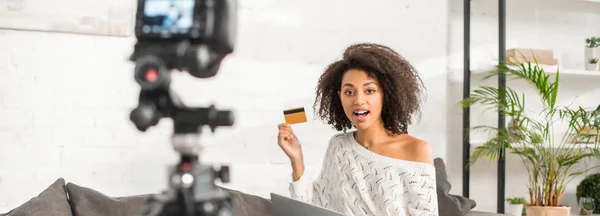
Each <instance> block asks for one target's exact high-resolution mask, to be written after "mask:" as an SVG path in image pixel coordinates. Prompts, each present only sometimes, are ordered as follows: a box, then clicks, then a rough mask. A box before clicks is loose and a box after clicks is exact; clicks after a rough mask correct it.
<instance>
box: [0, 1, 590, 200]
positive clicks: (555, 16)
mask: <svg viewBox="0 0 600 216" xmlns="http://www.w3.org/2000/svg"><path fill="white" fill-rule="evenodd" d="M565 1H567V0H565ZM462 2H463V1H460V0H451V1H441V0H437V1H435V0H426V1H423V0H405V1H397V0H381V1H377V2H369V3H368V4H365V3H364V1H357V0H353V1H347V0H331V1H317V0H311V1H306V0H304V1H300V0H287V1H279V0H253V1H247V0H243V1H241V6H242V8H241V10H240V25H239V30H238V42H237V44H236V51H235V54H234V55H231V56H230V57H229V58H227V59H226V60H225V61H224V63H223V65H222V69H221V71H220V72H219V74H218V75H217V76H216V77H214V78H211V79H204V80H199V79H195V78H192V77H191V76H189V75H187V74H185V73H178V74H175V75H174V82H173V88H174V89H175V90H176V91H177V92H178V93H179V94H180V95H181V97H182V98H183V100H184V101H185V102H187V103H188V104H189V105H194V106H207V105H210V104H212V103H214V104H215V105H216V106H217V107H218V108H222V109H234V110H235V111H236V112H235V115H236V124H235V126H234V127H232V128H220V129H218V130H217V132H216V133H215V134H210V133H209V132H207V133H205V134H204V137H203V141H204V142H205V143H206V145H208V146H209V147H207V149H206V151H205V152H204V154H203V156H202V160H203V161H206V162H211V163H226V164H230V165H231V171H232V173H231V174H232V182H231V183H230V184H227V185H226V186H229V187H232V188H235V189H238V190H241V191H244V192H247V193H252V194H257V195H260V196H265V197H266V196H268V194H269V192H279V193H287V182H288V177H289V175H290V171H291V170H290V169H289V165H288V161H287V158H286V157H285V155H284V154H283V153H282V152H281V151H280V149H279V147H278V146H277V145H276V140H275V137H276V133H277V129H276V125H277V124H278V123H280V122H281V121H283V117H282V115H281V110H282V109H283V108H287V107H293V106H299V105H303V106H305V108H306V109H307V111H309V112H308V114H309V119H313V116H312V102H313V99H314V88H315V84H316V80H317V78H318V76H319V75H320V73H322V70H323V68H324V67H325V66H326V64H327V63H329V62H331V61H332V60H335V59H337V58H339V55H340V54H341V52H342V51H343V49H344V48H345V47H346V46H347V45H349V44H351V43H355V42H363V41H369V42H377V43H383V44H387V45H389V46H391V47H392V48H394V49H396V50H397V51H399V52H400V53H401V54H403V55H404V56H405V57H406V58H408V59H409V60H410V61H411V62H413V63H414V64H415V65H417V68H418V69H419V72H420V73H421V75H422V78H423V80H424V82H425V84H426V87H427V89H428V90H427V94H428V98H427V101H426V104H425V105H424V107H423V116H422V118H421V120H420V121H419V122H415V125H414V126H413V129H411V132H412V133H414V135H415V136H419V137H422V138H423V139H426V140H427V141H429V143H430V144H431V145H432V147H433V149H434V154H435V156H438V157H442V158H444V159H446V161H447V163H448V169H449V171H451V172H453V173H450V174H449V176H450V178H451V179H450V180H451V182H452V184H453V189H452V192H453V193H456V194H460V193H461V174H460V165H461V159H460V157H461V156H460V155H461V150H460V149H461V147H460V143H461V141H460V133H461V132H460V126H461V119H460V110H459V109H457V107H456V106H454V105H455V103H456V102H457V101H458V100H460V97H461V95H462V93H461V91H462V87H461V84H460V83H455V82H449V81H448V79H447V77H448V75H447V72H446V71H447V70H448V69H456V68H460V67H462V54H461V52H462ZM472 2H473V5H474V9H473V12H474V17H473V19H472V20H473V22H474V26H476V27H481V29H474V30H473V50H474V55H473V58H472V61H473V65H474V66H475V67H476V66H478V65H481V64H485V63H490V59H491V62H492V63H493V59H494V56H495V54H496V53H497V51H496V50H497V45H496V43H497V42H496V40H497V34H496V27H497V21H496V13H495V11H496V4H495V3H493V2H495V1H491V2H490V1H480V0H479V1H472ZM486 2H487V3H486ZM526 2H527V4H525V5H532V4H533V3H534V2H538V1H536V0H528V1H526ZM556 2H559V1H554V3H552V4H545V5H546V6H544V8H539V9H537V10H535V9H531V8H527V7H525V8H524V9H521V10H517V9H518V8H519V7H520V5H521V3H518V5H517V3H512V2H509V25H510V26H511V27H509V32H508V35H509V37H508V39H509V46H517V45H522V46H534V47H540V48H556V49H557V51H558V52H559V53H560V54H559V55H560V57H559V61H561V62H564V63H565V66H569V67H579V66H582V64H581V62H578V61H579V60H580V59H582V56H583V54H582V53H583V49H582V48H580V47H582V46H583V45H582V41H583V39H584V38H585V37H586V36H589V35H593V34H596V35H598V34H600V32H598V31H600V30H598V29H597V28H593V27H592V26H593V23H597V22H598V21H599V20H598V19H599V18H598V13H597V11H599V10H598V6H597V5H587V4H586V5H579V4H572V5H571V6H568V7H567V6H565V4H566V3H556ZM538 3H539V2H538ZM523 4H524V3H523ZM557 8H569V10H563V11H557V10H556V9H557ZM536 14H537V17H536V16H535V15H536ZM536 20H538V21H537V22H536ZM540 20H541V21H540ZM565 22H566V23H565ZM532 26H535V27H532ZM557 26H558V27H557ZM559 39H560V42H559ZM133 43H134V38H115V37H100V36H89V35H74V34H60V33H43V32H27V31H8V30H2V31H0V77H2V78H1V79H0V212H5V211H7V210H9V209H12V208H14V207H16V206H18V205H20V204H21V203H23V202H25V201H27V200H29V199H30V198H31V197H33V196H36V195H37V194H38V193H39V192H40V191H41V190H43V189H44V188H45V187H47V185H48V184H50V183H51V182H52V181H54V180H55V179H56V178H59V177H64V178H65V179H66V180H67V181H70V182H74V183H77V184H80V185H83V186H86V187H91V188H94V189H96V190H99V191H101V192H103V193H105V194H108V195H111V196H125V195H132V194H141V193H153V192H158V191H160V190H162V189H164V188H165V187H166V168H167V167H166V166H167V165H170V164H172V163H174V162H176V160H177V155H176V154H175V153H174V152H173V151H172V149H171V146H170V144H169V143H168V136H169V135H170V134H171V126H172V125H171V122H170V121H169V120H163V121H162V122H161V123H160V124H159V126H157V127H154V128H152V129H150V130H149V131H148V132H146V133H141V132H138V131H137V130H136V129H135V128H134V127H133V125H132V123H131V122H130V121H129V120H128V115H129V112H130V110H131V109H132V108H133V107H134V106H135V105H136V104H137V94H138V90H139V87H138V86H137V85H136V83H135V82H134V80H133V78H132V69H133V64H131V63H130V62H128V61H126V58H127V57H128V55H129V54H130V53H131V51H132V46H133ZM446 56H449V57H448V58H446ZM460 76H461V75H460V74H459V77H460ZM586 91H587V92H588V93H590V92H592V93H593V91H594V89H593V88H592V89H591V90H587V89H586ZM216 92H218V93H219V95H217V94H215V93H216ZM570 94H579V93H578V92H577V91H570ZM440 109H442V110H440ZM294 127H295V130H296V131H297V133H298V135H299V137H300V138H301V139H302V140H303V142H304V145H305V148H304V149H305V155H306V157H307V159H306V162H307V165H308V166H309V168H313V169H312V170H313V171H316V170H317V169H318V168H319V166H320V163H321V159H322V155H323V153H324V150H325V145H326V142H327V140H328V138H329V136H331V134H333V133H335V131H333V130H332V129H331V128H330V127H328V126H327V125H323V124H322V123H320V122H319V121H311V122H309V123H306V124H302V125H297V126H294ZM514 161H517V160H512V159H511V162H509V163H508V164H509V167H518V162H514ZM492 168H493V167H492ZM508 171H509V173H508V177H507V181H508V184H507V195H509V196H512V195H520V194H522V192H523V191H524V187H523V184H522V181H519V179H521V178H522V177H523V176H522V175H520V174H519V173H522V172H521V171H522V170H518V169H517V170H512V169H508ZM472 179H474V180H472V187H471V191H472V197H473V198H475V199H476V201H477V202H478V207H477V209H479V210H487V211H495V203H496V201H495V198H490V197H492V196H491V194H494V195H495V187H496V184H495V169H490V168H489V167H487V166H485V165H478V166H476V167H475V168H474V169H473V174H472ZM574 182H575V181H574ZM483 189H486V190H489V189H491V190H492V191H494V192H491V194H490V192H483V191H484V190H483ZM572 191H573V190H572V188H571V189H570V193H571V194H570V195H568V196H571V198H565V199H567V200H569V201H568V202H569V203H570V204H572V201H573V197H572V195H573V194H572Z"/></svg>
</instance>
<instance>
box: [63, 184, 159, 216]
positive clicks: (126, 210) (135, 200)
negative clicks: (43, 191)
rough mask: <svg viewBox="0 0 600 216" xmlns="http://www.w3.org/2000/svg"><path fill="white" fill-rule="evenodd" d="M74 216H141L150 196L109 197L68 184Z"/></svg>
mask: <svg viewBox="0 0 600 216" xmlns="http://www.w3.org/2000/svg"><path fill="white" fill-rule="evenodd" d="M67 192H68V193H69V202H70V203H71V208H72V209H73V215H74V216H104V215H112V216H121V215H122V216H139V215H142V213H143V212H142V208H143V206H144V203H145V202H146V199H147V198H148V197H149V195H137V196H128V197H109V196H107V195H104V194H102V193H100V192H98V191H96V190H93V189H90V188H86V187H82V186H79V185H76V184H73V183H70V182H69V183H67Z"/></svg>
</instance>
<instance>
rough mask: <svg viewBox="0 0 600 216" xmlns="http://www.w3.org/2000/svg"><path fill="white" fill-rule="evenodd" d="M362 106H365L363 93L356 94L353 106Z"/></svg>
mask: <svg viewBox="0 0 600 216" xmlns="http://www.w3.org/2000/svg"><path fill="white" fill-rule="evenodd" d="M363 104H365V95H364V94H363V93H358V94H356V97H355V98H354V105H356V106H362V105H363Z"/></svg>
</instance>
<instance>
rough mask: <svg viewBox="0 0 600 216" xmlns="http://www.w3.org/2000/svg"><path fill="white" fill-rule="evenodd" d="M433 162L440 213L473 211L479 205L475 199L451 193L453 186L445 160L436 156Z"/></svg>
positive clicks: (459, 213) (456, 213)
mask: <svg viewBox="0 0 600 216" xmlns="http://www.w3.org/2000/svg"><path fill="white" fill-rule="evenodd" d="M433 162H434V165H435V178H436V182H437V184H436V187H437V197H438V209H439V212H440V215H441V214H442V212H443V213H444V215H465V214H467V212H469V211H471V209H473V208H475V206H476V205H477V203H475V200H472V199H469V198H466V197H463V196H459V195H452V194H450V188H451V187H452V186H451V185H450V182H449V181H448V175H447V174H446V165H445V164H444V160H442V159H441V158H435V159H434V160H433Z"/></svg>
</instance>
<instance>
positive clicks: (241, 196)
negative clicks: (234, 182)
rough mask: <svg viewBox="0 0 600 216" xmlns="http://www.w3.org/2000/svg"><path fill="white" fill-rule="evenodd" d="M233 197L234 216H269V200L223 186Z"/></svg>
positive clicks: (270, 210)
mask: <svg viewBox="0 0 600 216" xmlns="http://www.w3.org/2000/svg"><path fill="white" fill-rule="evenodd" d="M223 190H224V191H225V192H227V193H228V194H229V195H230V196H231V198H233V203H234V204H233V208H234V210H233V212H234V215H235V216H254V215H256V216H263V215H264V216H271V215H273V212H272V209H271V201H270V200H268V199H265V198H262V197H260V196H255V195H250V194H246V193H242V192H240V191H236V190H231V189H227V188H223Z"/></svg>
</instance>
